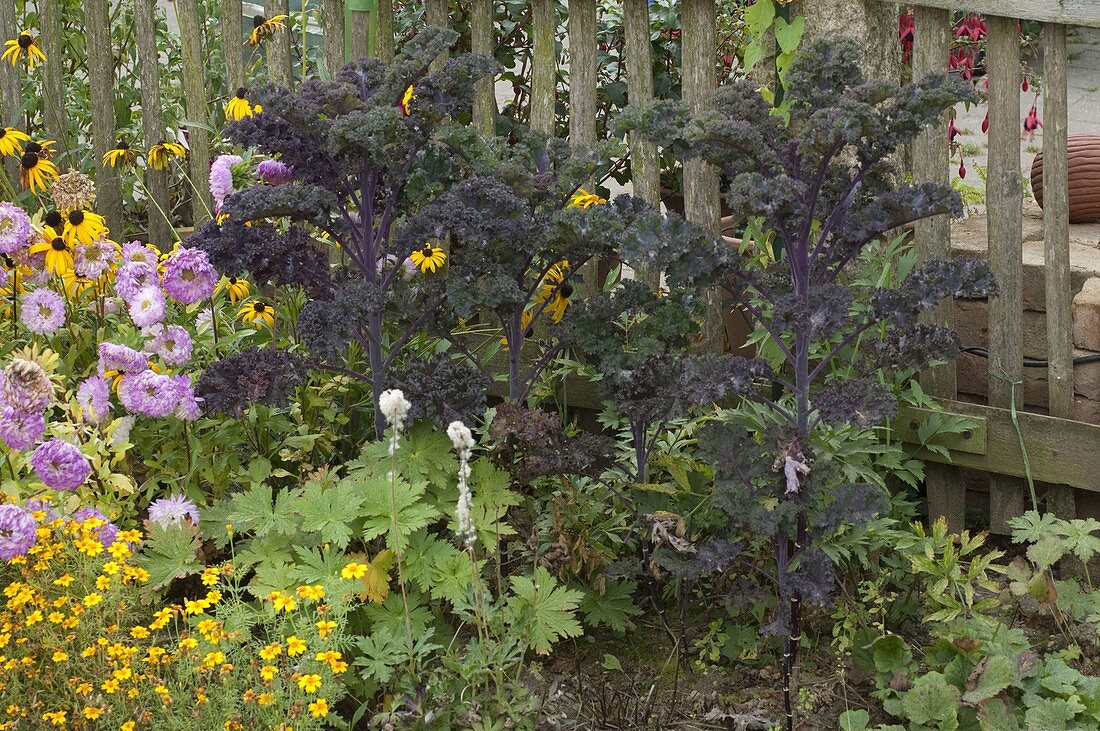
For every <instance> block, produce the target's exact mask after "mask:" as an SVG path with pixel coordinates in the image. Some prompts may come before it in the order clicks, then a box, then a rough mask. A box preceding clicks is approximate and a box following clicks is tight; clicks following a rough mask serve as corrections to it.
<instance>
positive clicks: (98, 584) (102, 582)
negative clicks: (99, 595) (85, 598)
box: [95, 576, 111, 591]
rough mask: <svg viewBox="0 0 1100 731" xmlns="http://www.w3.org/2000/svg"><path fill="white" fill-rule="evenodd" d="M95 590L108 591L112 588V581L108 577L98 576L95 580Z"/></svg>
mask: <svg viewBox="0 0 1100 731" xmlns="http://www.w3.org/2000/svg"><path fill="white" fill-rule="evenodd" d="M95 588H97V589H99V590H100V591H107V590H108V589H110V588H111V579H110V578H108V577H106V576H97V577H96V579H95Z"/></svg>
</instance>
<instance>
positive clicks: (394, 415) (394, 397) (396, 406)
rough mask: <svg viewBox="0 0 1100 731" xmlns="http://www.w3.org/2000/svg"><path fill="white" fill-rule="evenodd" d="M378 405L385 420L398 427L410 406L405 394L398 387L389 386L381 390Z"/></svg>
mask: <svg viewBox="0 0 1100 731" xmlns="http://www.w3.org/2000/svg"><path fill="white" fill-rule="evenodd" d="M378 406H379V407H380V408H381V409H382V416H384V417H386V422H387V423H388V424H389V425H390V426H392V427H395V428H398V429H400V428H401V427H402V426H403V425H404V423H405V417H406V416H408V415H409V407H410V406H412V404H410V403H409V402H408V400H407V399H406V398H405V394H404V393H402V392H401V391H400V389H396V388H391V389H390V390H388V391H383V392H382V395H381V396H379V397H378Z"/></svg>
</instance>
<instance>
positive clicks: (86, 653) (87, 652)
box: [80, 645, 95, 657]
mask: <svg viewBox="0 0 1100 731" xmlns="http://www.w3.org/2000/svg"><path fill="white" fill-rule="evenodd" d="M94 654H95V646H94V645H88V646H87V647H85V648H84V649H83V650H81V651H80V656H81V657H91V656H92V655H94Z"/></svg>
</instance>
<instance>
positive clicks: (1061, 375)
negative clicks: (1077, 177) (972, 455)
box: [1043, 23, 1077, 519]
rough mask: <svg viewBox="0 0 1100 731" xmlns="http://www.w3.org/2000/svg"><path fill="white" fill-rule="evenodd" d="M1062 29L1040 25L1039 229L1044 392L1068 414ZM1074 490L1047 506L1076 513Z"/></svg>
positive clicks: (1058, 411)
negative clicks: (1046, 365) (1044, 337)
mask: <svg viewBox="0 0 1100 731" xmlns="http://www.w3.org/2000/svg"><path fill="white" fill-rule="evenodd" d="M1066 84H1067V80H1066V27H1065V26H1064V25H1059V24H1057V23H1046V24H1045V25H1043V117H1044V118H1045V121H1044V125H1045V126H1044V127H1043V229H1044V233H1045V236H1044V238H1045V245H1044V250H1045V256H1044V263H1045V267H1044V269H1045V272H1046V274H1045V276H1046V307H1047V353H1048V355H1047V358H1048V360H1049V361H1050V366H1049V368H1048V369H1047V392H1048V395H1049V400H1050V414H1051V416H1060V417H1062V418H1063V419H1072V418H1073V412H1074V409H1073V299H1072V298H1073V288H1072V287H1073V285H1072V284H1071V282H1070V267H1069V160H1068V151H1067V149H1066V148H1067V139H1066V135H1067V133H1068V120H1067V118H1068V105H1067V99H1066V96H1067V90H1066ZM1075 502H1076V500H1075V497H1074V492H1073V488H1071V487H1068V486H1066V485H1052V486H1051V487H1050V490H1049V492H1048V493H1047V501H1046V507H1047V510H1048V511H1049V512H1052V513H1056V514H1057V515H1058V516H1059V517H1061V518H1066V519H1072V518H1074V517H1076V514H1077V510H1076V504H1075Z"/></svg>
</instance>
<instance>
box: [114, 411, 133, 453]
mask: <svg viewBox="0 0 1100 731" xmlns="http://www.w3.org/2000/svg"><path fill="white" fill-rule="evenodd" d="M133 426H134V417H132V416H123V417H122V418H120V419H118V420H116V421H115V425H114V431H113V432H112V433H111V446H112V447H118V446H120V445H122V444H126V443H127V442H129V441H130V429H131V428H133Z"/></svg>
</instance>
